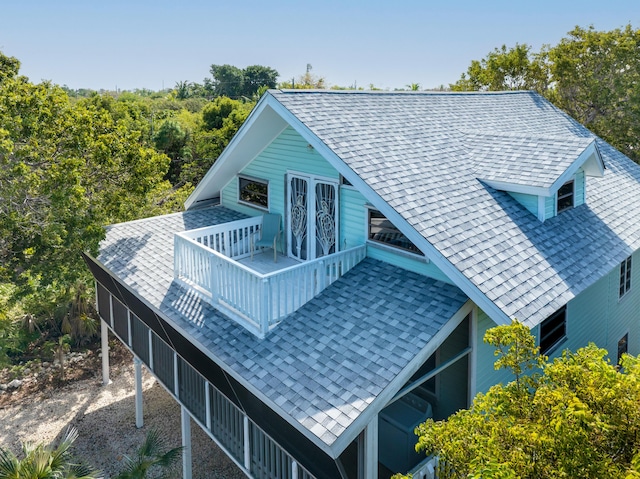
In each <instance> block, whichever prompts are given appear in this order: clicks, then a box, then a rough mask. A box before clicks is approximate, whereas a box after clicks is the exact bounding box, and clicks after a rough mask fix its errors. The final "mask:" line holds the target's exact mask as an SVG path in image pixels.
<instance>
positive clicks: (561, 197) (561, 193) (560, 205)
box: [557, 180, 574, 213]
mask: <svg viewBox="0 0 640 479" xmlns="http://www.w3.org/2000/svg"><path fill="white" fill-rule="evenodd" d="M573 186H574V184H573V180H571V181H567V182H566V183H565V184H564V185H562V186H561V187H560V189H559V190H558V200H557V212H558V213H560V212H561V211H564V210H568V209H569V208H573V205H574V202H573Z"/></svg>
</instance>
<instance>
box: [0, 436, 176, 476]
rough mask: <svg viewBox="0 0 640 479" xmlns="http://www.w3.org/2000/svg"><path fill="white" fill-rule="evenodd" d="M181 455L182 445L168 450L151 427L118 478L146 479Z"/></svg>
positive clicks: (127, 459) (168, 465)
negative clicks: (148, 475) (152, 470)
mask: <svg viewBox="0 0 640 479" xmlns="http://www.w3.org/2000/svg"><path fill="white" fill-rule="evenodd" d="M181 457H182V447H174V448H173V449H169V450H167V445H166V444H165V441H164V440H163V439H162V438H161V437H160V433H159V432H158V431H157V430H155V429H151V430H150V431H149V432H148V433H147V437H146V438H145V441H144V443H143V444H142V446H140V448H139V449H138V451H137V453H136V455H135V456H134V457H133V458H131V457H128V456H125V461H126V463H125V467H124V470H123V471H122V472H121V473H120V474H118V476H117V477H116V479H145V478H146V477H147V474H148V473H149V471H150V470H151V469H158V468H159V469H164V470H166V469H170V468H172V467H173V466H174V465H175V464H176V463H177V462H178V461H179V460H180V458H181ZM0 479H2V477H0Z"/></svg>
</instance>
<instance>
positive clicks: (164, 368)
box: [151, 333, 175, 393]
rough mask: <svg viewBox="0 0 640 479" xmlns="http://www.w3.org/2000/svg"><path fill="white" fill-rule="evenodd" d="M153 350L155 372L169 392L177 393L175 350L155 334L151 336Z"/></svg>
mask: <svg viewBox="0 0 640 479" xmlns="http://www.w3.org/2000/svg"><path fill="white" fill-rule="evenodd" d="M151 348H152V349H153V372H154V373H155V375H156V376H157V377H158V379H160V381H162V383H163V384H164V385H165V386H166V387H167V388H168V389H169V391H172V392H174V393H175V387H174V385H175V383H174V378H175V375H174V369H173V355H174V352H173V349H171V348H170V347H169V345H167V343H165V342H164V341H163V340H162V339H160V338H159V337H158V335H157V334H155V333H153V335H152V336H151Z"/></svg>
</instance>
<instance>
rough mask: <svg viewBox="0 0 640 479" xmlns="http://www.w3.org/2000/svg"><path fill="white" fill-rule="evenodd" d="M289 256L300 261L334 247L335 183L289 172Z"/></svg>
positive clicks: (336, 214)
mask: <svg viewBox="0 0 640 479" xmlns="http://www.w3.org/2000/svg"><path fill="white" fill-rule="evenodd" d="M288 178H289V179H288V183H289V194H288V198H287V210H288V215H289V231H288V238H289V241H288V244H289V256H291V257H293V258H297V259H299V260H301V261H306V260H308V259H314V258H319V257H320V256H326V255H328V254H331V253H335V252H336V251H337V243H338V236H337V235H338V221H337V218H338V184H337V183H331V182H328V181H326V180H322V179H319V178H313V177H304V176H298V175H294V174H289V177H288Z"/></svg>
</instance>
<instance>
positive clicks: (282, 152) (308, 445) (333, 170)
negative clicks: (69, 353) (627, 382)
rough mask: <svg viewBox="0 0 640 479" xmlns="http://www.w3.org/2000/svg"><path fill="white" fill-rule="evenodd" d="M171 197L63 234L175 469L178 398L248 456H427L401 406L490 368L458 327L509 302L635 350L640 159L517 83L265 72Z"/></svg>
mask: <svg viewBox="0 0 640 479" xmlns="http://www.w3.org/2000/svg"><path fill="white" fill-rule="evenodd" d="M185 206H186V211H185V212H183V213H178V214H172V215H166V216H160V217H154V218H148V219H143V220H138V221H132V222H128V223H122V224H116V225H112V226H110V227H108V229H107V234H106V239H105V240H104V241H103V242H102V245H101V249H100V253H99V255H98V257H97V258H92V257H89V256H86V259H87V264H88V265H89V267H90V269H91V271H92V272H93V274H94V276H95V279H96V282H97V298H96V300H97V305H98V311H99V314H100V317H101V318H102V326H103V340H105V338H106V336H107V331H108V330H110V331H112V332H113V333H114V334H115V335H116V336H117V337H118V338H119V339H120V340H121V341H122V342H123V343H125V344H126V345H127V346H128V347H129V348H130V349H131V350H132V351H133V352H134V354H135V361H134V363H135V370H136V377H137V380H136V382H137V386H138V391H140V390H141V388H140V387H139V384H140V369H141V365H142V364H145V365H146V367H147V368H148V369H149V370H150V371H151V372H152V373H153V374H154V375H155V376H156V377H157V378H158V380H159V381H160V382H161V383H162V384H163V385H164V386H165V387H166V388H167V390H168V391H169V392H170V393H171V394H172V395H173V396H174V397H175V399H176V401H178V402H179V403H180V404H181V406H182V425H183V431H182V433H183V443H184V444H185V446H186V451H187V454H185V461H184V464H183V468H184V475H185V477H190V467H191V462H190V461H191V458H190V456H189V453H188V451H189V441H190V430H189V428H190V424H191V421H189V418H192V419H193V420H194V421H195V422H196V423H197V424H198V425H199V426H200V427H202V428H203V429H204V430H205V431H206V432H207V433H208V434H209V435H210V436H211V437H212V438H213V440H214V441H215V442H216V443H218V444H219V445H220V446H221V447H222V448H223V449H224V450H225V452H226V453H227V454H228V455H229V456H230V457H231V458H232V459H233V460H234V461H235V462H236V464H238V466H239V467H240V468H242V470H243V471H244V472H245V473H246V474H247V475H248V476H249V477H254V478H287V479H289V478H301V479H306V478H312V477H316V478H354V479H355V478H365V477H366V478H376V477H389V475H390V474H391V472H398V471H400V472H406V471H407V470H412V471H414V472H416V473H417V476H419V477H429V475H430V474H431V473H432V469H433V465H432V462H430V461H429V460H428V459H426V458H424V457H421V456H420V455H417V454H415V452H414V451H413V444H414V442H415V440H416V438H415V436H414V435H413V428H414V427H415V425H416V424H418V423H420V422H422V421H424V420H425V419H426V418H427V417H433V418H435V419H441V418H446V417H448V416H449V415H450V414H452V413H453V412H455V411H456V410H458V409H460V408H464V407H467V406H468V405H469V403H470V400H471V398H472V397H473V396H474V395H475V394H476V393H478V392H481V391H486V390H487V389H488V388H489V387H490V386H491V385H493V384H496V383H498V382H501V381H508V380H510V378H509V376H508V375H507V374H506V373H504V372H501V371H494V369H493V361H494V356H493V350H492V348H490V347H488V346H487V345H485V344H484V343H483V341H482V338H483V336H484V333H485V331H486V330H487V329H489V328H491V327H493V326H495V325H499V324H508V323H510V322H511V320H512V319H513V318H517V319H518V320H519V321H521V322H523V323H524V324H526V325H527V326H528V327H530V328H531V330H532V331H533V332H534V334H535V335H536V337H537V338H538V341H539V344H540V347H541V349H542V352H543V353H545V354H547V355H551V356H553V355H554V354H558V353H559V352H560V351H561V350H562V349H564V348H571V349H577V348H579V347H581V346H584V345H586V344H587V343H588V342H590V341H593V342H595V343H596V344H597V345H598V346H601V347H604V348H606V349H607V350H608V351H609V352H610V355H611V357H612V358H613V360H614V361H615V360H616V355H618V356H619V355H620V354H621V353H622V352H624V351H628V352H630V353H633V354H638V353H640V321H639V318H638V315H639V311H640V308H639V306H640V304H639V303H640V287H639V286H640V285H639V284H636V283H637V282H638V274H639V273H638V271H639V270H640V262H639V261H640V258H638V251H637V250H638V248H639V247H640V222H639V221H637V218H639V217H640V167H639V166H638V165H636V164H634V163H633V162H632V161H631V160H630V159H629V158H627V157H625V156H624V155H622V154H621V153H620V152H618V151H616V150H615V149H614V148H612V147H611V146H610V145H608V144H607V143H606V142H604V141H603V140H601V139H600V138H597V137H596V136H594V135H593V134H592V133H590V132H589V131H588V130H587V129H585V128H584V127H583V126H581V125H580V124H578V123H577V122H575V121H574V120H572V119H571V118H569V117H568V116H567V115H565V114H564V113H562V112H561V111H560V110H558V109H557V108H555V107H554V106H553V105H551V104H550V103H549V102H547V101H546V100H545V99H544V98H542V97H541V96H539V95H537V94H536V93H532V92H498V93H432V92H428V93H427V92H415V93H414V92H412V93H396V92H394V93H390V92H353V91H300V90H298V91H279V90H272V91H269V92H267V93H266V94H265V95H264V96H263V97H262V99H261V100H260V101H259V103H258V104H257V106H256V107H255V109H254V110H253V112H252V113H251V115H250V116H249V118H248V119H247V121H246V122H245V124H244V125H243V126H242V128H241V129H240V130H239V132H238V133H237V135H236V136H235V137H234V138H233V140H232V141H231V142H230V144H229V146H228V147H227V148H226V149H225V151H224V152H223V153H222V155H221V156H220V158H219V159H218V160H217V161H216V163H215V164H214V165H213V167H212V168H211V170H210V171H209V172H208V173H207V175H206V176H205V177H204V179H203V180H202V181H201V182H200V184H199V185H198V186H197V188H196V189H195V191H194V192H193V194H192V195H191V196H190V197H189V199H188V200H187V202H186V205H185ZM266 213H272V214H276V215H278V216H276V217H275V218H276V219H277V222H278V223H279V224H280V226H281V229H282V233H281V234H280V235H275V239H276V250H278V251H277V257H276V258H275V260H274V254H273V251H271V250H270V249H268V248H267V249H264V250H262V249H257V250H256V248H255V242H256V241H257V239H259V238H260V236H261V235H262V233H261V231H262V230H264V231H266V229H267V228H266V226H263V222H264V221H266V220H265V218H267V216H265V214H266ZM271 218H272V219H273V217H271ZM268 239H269V238H268ZM269 241H271V240H270V239H269ZM253 250H256V251H253ZM252 252H253V257H252ZM104 345H105V347H106V343H104ZM103 358H105V361H104V362H103V374H104V378H105V380H108V359H107V358H108V356H107V355H103ZM136 404H137V407H136V421H137V424H138V425H141V424H142V402H141V396H140V392H139V393H138V395H137V402H136Z"/></svg>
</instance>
